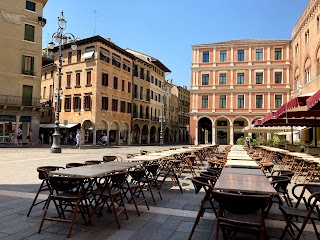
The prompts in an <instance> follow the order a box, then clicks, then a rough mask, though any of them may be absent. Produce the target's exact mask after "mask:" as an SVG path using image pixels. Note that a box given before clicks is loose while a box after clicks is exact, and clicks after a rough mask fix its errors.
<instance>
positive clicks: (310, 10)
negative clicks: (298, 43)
mask: <svg viewBox="0 0 320 240" xmlns="http://www.w3.org/2000/svg"><path fill="white" fill-rule="evenodd" d="M319 4H320V0H311V1H310V2H309V4H308V5H307V7H306V8H305V10H304V11H303V13H302V14H301V16H300V18H299V20H298V21H297V23H296V25H295V26H294V28H293V30H292V33H291V40H292V41H295V39H296V38H297V37H298V35H300V34H301V32H302V31H303V30H304V29H305V27H306V26H307V24H308V22H309V21H310V19H311V18H312V17H313V15H314V13H315V12H316V9H317V8H318V7H319Z"/></svg>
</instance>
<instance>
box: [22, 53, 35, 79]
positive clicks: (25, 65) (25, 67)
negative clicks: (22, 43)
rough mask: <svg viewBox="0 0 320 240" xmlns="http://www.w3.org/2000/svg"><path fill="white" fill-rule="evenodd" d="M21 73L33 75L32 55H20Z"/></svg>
mask: <svg viewBox="0 0 320 240" xmlns="http://www.w3.org/2000/svg"><path fill="white" fill-rule="evenodd" d="M22 74H25V75H31V76H34V75H35V72H34V57H31V56H25V55H23V56H22Z"/></svg>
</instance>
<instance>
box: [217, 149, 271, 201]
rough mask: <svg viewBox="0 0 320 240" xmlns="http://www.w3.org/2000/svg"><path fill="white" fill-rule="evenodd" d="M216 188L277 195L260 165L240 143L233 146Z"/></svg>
mask: <svg viewBox="0 0 320 240" xmlns="http://www.w3.org/2000/svg"><path fill="white" fill-rule="evenodd" d="M214 189H216V190H223V191H227V192H229V191H236V192H245V193H255V194H268V195H269V194H270V195H276V194H277V191H276V190H275V189H274V188H273V187H272V185H271V184H270V182H269V181H268V179H267V178H266V176H265V175H264V173H263V172H262V171H261V169H260V167H259V165H258V164H257V163H256V162H255V161H254V160H252V158H251V157H250V156H249V155H248V153H247V151H246V150H244V149H243V147H242V146H240V145H235V146H232V148H231V151H230V152H229V153H228V155H227V162H226V164H225V168H223V169H222V172H221V175H220V177H219V178H218V180H217V182H216V184H215V186H214Z"/></svg>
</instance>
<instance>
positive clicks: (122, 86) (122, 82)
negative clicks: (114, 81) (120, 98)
mask: <svg viewBox="0 0 320 240" xmlns="http://www.w3.org/2000/svg"><path fill="white" fill-rule="evenodd" d="M124 83H125V82H124V80H123V79H122V81H121V91H124Z"/></svg>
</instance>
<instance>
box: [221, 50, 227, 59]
mask: <svg viewBox="0 0 320 240" xmlns="http://www.w3.org/2000/svg"><path fill="white" fill-rule="evenodd" d="M226 61H227V50H221V51H220V62H226Z"/></svg>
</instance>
